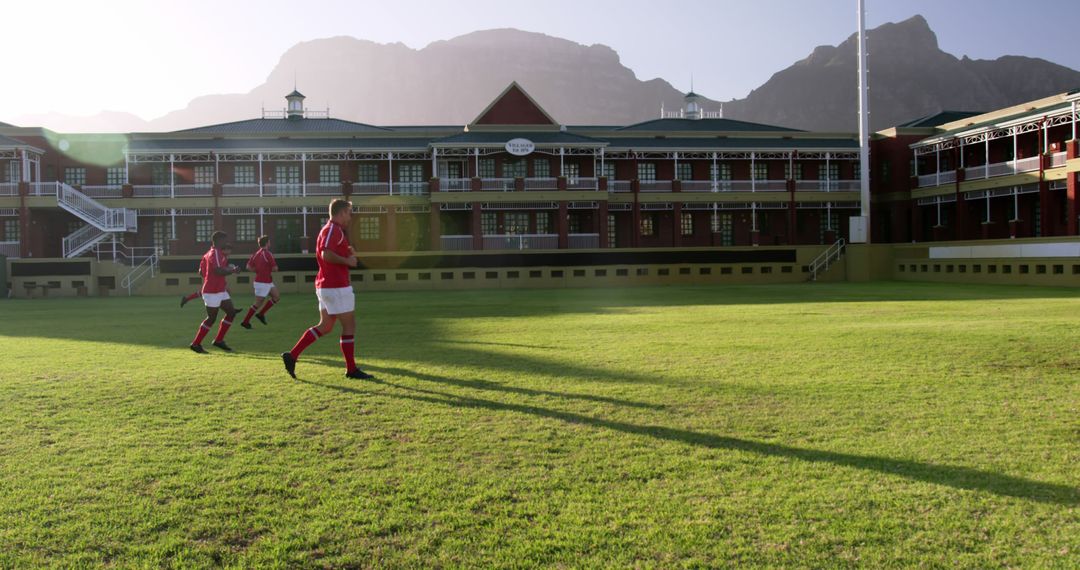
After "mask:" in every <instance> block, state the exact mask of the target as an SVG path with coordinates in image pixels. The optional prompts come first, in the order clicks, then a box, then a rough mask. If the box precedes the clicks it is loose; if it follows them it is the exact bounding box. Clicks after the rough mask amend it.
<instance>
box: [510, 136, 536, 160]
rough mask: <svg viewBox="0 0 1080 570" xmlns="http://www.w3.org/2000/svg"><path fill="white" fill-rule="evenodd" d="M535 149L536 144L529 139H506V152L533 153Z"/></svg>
mask: <svg viewBox="0 0 1080 570" xmlns="http://www.w3.org/2000/svg"><path fill="white" fill-rule="evenodd" d="M534 150H536V145H534V144H533V142H532V141H531V140H529V139H510V140H508V141H506V152H508V153H510V154H512V155H514V156H525V155H527V154H532V151H534Z"/></svg>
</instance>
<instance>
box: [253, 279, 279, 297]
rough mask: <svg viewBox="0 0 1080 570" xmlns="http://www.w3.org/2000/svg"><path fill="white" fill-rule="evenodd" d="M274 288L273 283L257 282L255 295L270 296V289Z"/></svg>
mask: <svg viewBox="0 0 1080 570" xmlns="http://www.w3.org/2000/svg"><path fill="white" fill-rule="evenodd" d="M273 288H274V284H273V283H272V282H271V283H259V282H258V281H256V282H255V296H256V297H269V296H270V290H271V289H273Z"/></svg>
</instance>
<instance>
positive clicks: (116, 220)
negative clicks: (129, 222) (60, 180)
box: [56, 184, 127, 231]
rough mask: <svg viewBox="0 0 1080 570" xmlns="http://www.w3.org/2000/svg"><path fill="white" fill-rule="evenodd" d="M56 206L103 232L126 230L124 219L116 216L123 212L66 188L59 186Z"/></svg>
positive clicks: (65, 185)
mask: <svg viewBox="0 0 1080 570" xmlns="http://www.w3.org/2000/svg"><path fill="white" fill-rule="evenodd" d="M56 202H57V204H59V205H60V207H61V208H64V209H65V210H67V211H69V212H71V213H73V214H75V215H76V216H78V217H80V218H82V219H84V220H86V221H88V222H90V223H91V224H93V225H95V226H98V227H99V228H100V229H101V230H104V231H122V230H124V229H126V228H127V226H126V224H125V223H124V219H123V218H122V217H120V216H119V215H118V212H119V213H120V214H122V213H123V210H117V209H114V208H107V207H105V205H103V204H102V203H101V202H98V201H97V200H94V199H93V198H91V197H89V196H87V195H86V194H83V193H82V192H79V191H78V190H76V189H74V188H72V187H71V186H68V185H67V184H61V185H60V194H59V195H57V197H56Z"/></svg>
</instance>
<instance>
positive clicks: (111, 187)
mask: <svg viewBox="0 0 1080 570" xmlns="http://www.w3.org/2000/svg"><path fill="white" fill-rule="evenodd" d="M79 190H80V191H81V192H82V193H83V194H86V195H87V196H90V197H91V198H98V199H101V198H106V199H108V198H123V197H124V187H123V186H121V185H119V184H106V185H102V186H83V187H81V188H80V189H79Z"/></svg>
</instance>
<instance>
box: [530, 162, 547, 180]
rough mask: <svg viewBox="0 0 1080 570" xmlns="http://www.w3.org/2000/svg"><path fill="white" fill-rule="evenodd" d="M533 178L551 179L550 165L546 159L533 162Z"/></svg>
mask: <svg viewBox="0 0 1080 570" xmlns="http://www.w3.org/2000/svg"><path fill="white" fill-rule="evenodd" d="M533 176H534V177H535V178H551V163H550V162H548V159H546V158H537V159H534V160H533Z"/></svg>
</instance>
